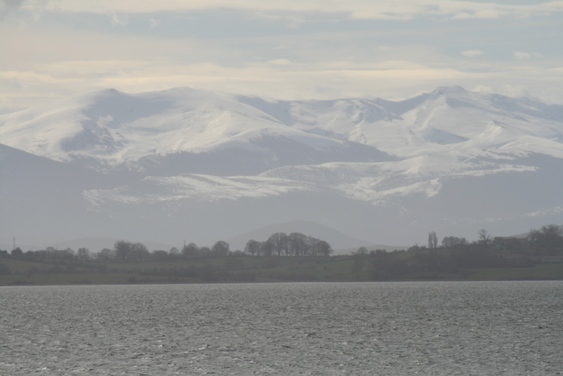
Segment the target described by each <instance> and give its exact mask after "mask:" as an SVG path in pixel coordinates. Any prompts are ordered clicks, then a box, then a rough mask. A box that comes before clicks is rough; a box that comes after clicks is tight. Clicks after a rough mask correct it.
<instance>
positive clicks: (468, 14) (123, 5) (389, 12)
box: [4, 0, 563, 20]
mask: <svg viewBox="0 0 563 376" xmlns="http://www.w3.org/2000/svg"><path fill="white" fill-rule="evenodd" d="M4 1H6V0H4ZM29 7H30V8H38V7H39V8H43V9H46V10H52V11H64V12H92V13H104V12H108V11H110V12H119V13H155V12H184V11H194V10H211V9H237V10H244V11H265V12H286V13H287V12H302V13H310V15H311V16H313V17H314V15H315V13H319V12H320V13H341V14H345V15H347V16H348V17H351V18H356V19H394V20H408V19H413V18H416V17H436V18H446V19H468V18H473V19H497V18H501V17H513V18H527V17H531V16H538V15H546V14H552V13H555V12H563V1H561V0H559V1H548V2H543V3H539V4H530V5H515V4H498V3H483V2H479V3H477V2H472V1H443V0H418V1H408V2H407V1H401V2H398V1H397V2H389V1H387V0H372V1H365V0H348V1H345V2H344V1H326V0H285V1H283V2H279V1H256V0H205V1H202V0H184V1H179V0H159V1H153V0H137V1H130V0H97V1H95V2H93V1H76V0H47V1H46V3H45V2H39V1H38V0H35V1H32V2H31V3H30V4H29Z"/></svg>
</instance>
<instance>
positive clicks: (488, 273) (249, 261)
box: [0, 256, 563, 286]
mask: <svg viewBox="0 0 563 376" xmlns="http://www.w3.org/2000/svg"><path fill="white" fill-rule="evenodd" d="M0 263H1V264H2V265H3V268H2V270H3V272H2V274H0V285H4V286H6V285H74V284H76V285H80V284H137V283H217V282H221V283H232V282H287V281H292V282H293V281H316V282H323V281H332V282H352V281H371V280H373V279H374V277H373V268H372V264H373V263H372V262H371V260H369V259H368V258H366V259H365V260H364V261H363V263H362V264H361V266H360V267H358V265H357V264H354V259H353V258H352V257H349V256H335V257H267V258H266V257H219V258H200V259H178V260H174V261H163V262H154V261H151V262H138V263H119V262H109V263H105V264H94V263H87V264H65V263H41V262H35V261H26V260H15V259H2V260H0ZM388 280H396V281H429V280H441V281H444V280H452V281H454V280H455V281H511V280H563V264H540V265H536V266H530V267H521V268H508V267H506V268H473V269H463V270H459V271H457V272H456V273H449V274H447V273H411V274H408V273H407V274H402V275H400V276H395V277H393V276H392V277H390V278H388Z"/></svg>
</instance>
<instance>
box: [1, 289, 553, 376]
mask: <svg viewBox="0 0 563 376" xmlns="http://www.w3.org/2000/svg"><path fill="white" fill-rule="evenodd" d="M0 307H1V316H0V333H1V335H2V344H1V345H0V346H1V352H0V354H1V355H0V374H1V375H34V374H38V375H86V374H87V375H207V374H216V375H252V374H256V375H562V374H563V371H562V370H563V357H562V355H561V354H562V351H563V282H475V283H468V282H453V283H451V282H447V283H446V282H444V283H438V282H437V283H424V282H416V283H293V284H292V283H283V284H233V285H227V284H217V285H151V286H138V285H136V286H50V287H28V286H26V287H2V288H0Z"/></svg>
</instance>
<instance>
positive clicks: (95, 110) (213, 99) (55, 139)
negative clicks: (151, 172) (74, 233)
mask: <svg viewBox="0 0 563 376" xmlns="http://www.w3.org/2000/svg"><path fill="white" fill-rule="evenodd" d="M0 139H1V140H2V142H3V143H4V144H6V145H8V146H11V147H14V148H18V149H21V150H24V151H27V152H29V153H32V154H35V155H39V156H43V157H47V158H51V159H54V160H58V161H78V162H80V161H81V160H85V159H86V160H89V161H90V162H92V161H94V163H90V165H91V166H93V167H96V163H95V162H96V161H97V162H98V164H101V165H106V166H108V165H109V166H116V165H120V164H126V165H129V166H135V162H136V161H139V160H140V159H143V158H144V159H147V158H157V159H158V158H160V157H163V156H167V155H173V154H181V153H191V154H201V153H211V152H213V153H217V152H221V151H222V150H227V149H237V150H241V151H245V152H247V153H252V154H255V155H258V156H259V157H260V158H262V159H270V160H274V161H275V160H277V159H279V158H278V157H277V155H276V154H275V153H272V148H268V147H264V145H263V144H264V143H267V142H269V141H268V140H272V139H277V140H279V141H280V142H285V143H288V142H292V143H295V144H298V145H301V146H303V147H304V148H305V149H307V150H306V152H305V153H304V154H305V155H307V154H310V155H311V154H314V153H315V152H316V151H325V154H326V153H327V152H328V153H330V152H332V151H337V150H342V149H344V150H347V149H350V148H351V147H352V148H353V145H352V144H351V143H350V142H345V141H342V140H337V139H332V138H330V137H326V136H322V135H318V134H315V133H314V132H313V133H308V132H303V131H301V130H298V129H294V128H291V127H288V126H286V125H284V124H281V123H280V122H279V121H277V120H276V119H274V118H272V117H271V116H269V115H268V114H266V113H264V112H261V111H260V110H258V109H256V108H254V107H251V106H248V105H246V104H244V103H242V102H239V101H237V100H235V97H234V96H232V95H228V94H214V93H209V92H204V91H196V90H192V89H172V90H167V91H164V92H157V93H145V94H134V95H130V94H125V93H121V92H118V91H116V90H103V91H100V92H96V93H91V94H88V95H84V96H80V97H78V98H73V99H71V100H67V101H64V102H62V103H59V104H56V105H55V106H54V109H52V108H49V109H48V108H45V107H42V108H38V109H33V110H27V111H22V112H19V113H15V114H11V115H4V116H1V117H0ZM375 152H376V151H373V153H372V154H375ZM340 154H342V153H340ZM382 156H384V154H383V153H379V155H378V158H381V157H382ZM329 159H330V158H329ZM313 160H314V158H313ZM136 167H142V166H136Z"/></svg>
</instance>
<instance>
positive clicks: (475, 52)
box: [461, 50, 483, 57]
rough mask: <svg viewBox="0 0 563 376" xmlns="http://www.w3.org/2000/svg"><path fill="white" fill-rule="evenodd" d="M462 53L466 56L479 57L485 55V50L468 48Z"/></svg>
mask: <svg viewBox="0 0 563 376" xmlns="http://www.w3.org/2000/svg"><path fill="white" fill-rule="evenodd" d="M461 54H462V55H463V56H465V57H479V56H481V55H483V51H481V50H467V51H462V52H461Z"/></svg>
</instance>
